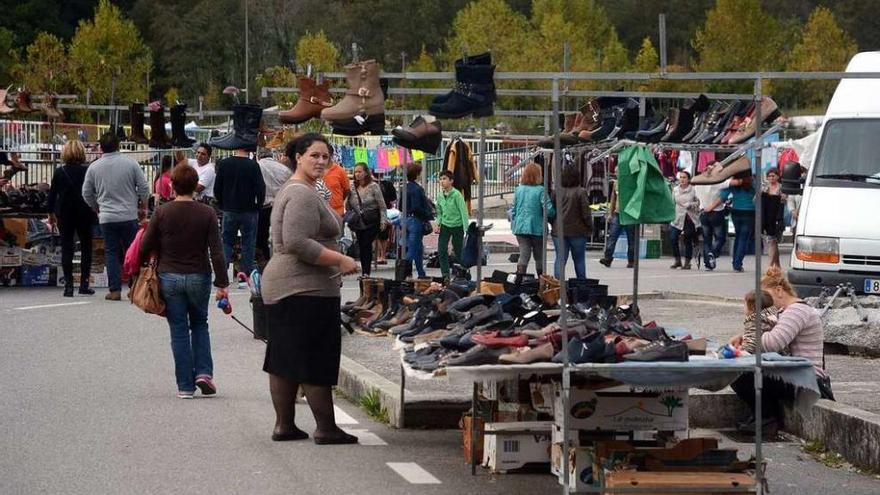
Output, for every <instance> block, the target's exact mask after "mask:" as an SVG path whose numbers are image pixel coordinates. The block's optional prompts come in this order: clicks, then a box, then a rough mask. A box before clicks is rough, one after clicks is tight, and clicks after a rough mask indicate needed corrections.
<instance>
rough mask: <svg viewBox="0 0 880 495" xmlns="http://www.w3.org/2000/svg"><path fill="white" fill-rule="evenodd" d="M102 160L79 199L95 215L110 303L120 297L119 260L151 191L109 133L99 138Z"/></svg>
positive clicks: (88, 175) (92, 168) (95, 165)
mask: <svg viewBox="0 0 880 495" xmlns="http://www.w3.org/2000/svg"><path fill="white" fill-rule="evenodd" d="M100 144H101V151H102V152H103V153H104V154H103V156H102V157H101V158H99V159H98V160H95V161H94V162H93V163H92V164H91V165H90V166H89V169H88V170H87V171H86V179H85V182H84V183H83V191H82V196H83V199H84V200H85V202H86V203H87V204H88V205H89V206H91V207H92V209H93V210H95V211H96V212H97V213H98V221H99V222H100V223H101V232H102V233H103V234H104V250H105V259H106V263H107V279H108V286H109V289H110V291H109V292H108V293H107V296H105V299H107V300H109V301H119V300H120V299H121V298H122V297H121V296H122V273H121V272H122V259H123V258H124V257H125V252H126V251H127V250H128V246H129V245H130V244H131V241H132V240H134V236H135V234H137V229H138V218H139V217H140V216H143V215H144V214H145V213H146V204H147V198H148V197H149V195H150V187H149V185H148V184H147V179H146V177H144V171H143V170H141V166H140V165H138V162H136V161H134V160H133V159H131V158H129V157H127V156H125V155H123V154H122V153H119V138H118V137H116V134H114V133H111V132H108V133H105V134H104V135H103V136H101V141H100Z"/></svg>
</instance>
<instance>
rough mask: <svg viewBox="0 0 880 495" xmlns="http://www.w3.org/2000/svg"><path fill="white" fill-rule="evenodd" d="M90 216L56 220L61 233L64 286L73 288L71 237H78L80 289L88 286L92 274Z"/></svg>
mask: <svg viewBox="0 0 880 495" xmlns="http://www.w3.org/2000/svg"><path fill="white" fill-rule="evenodd" d="M93 221H94V218H93V217H92V216H76V215H70V216H69V217H59V218H58V230H60V231H61V269H62V270H63V272H64V285H65V286H67V287H73V251H74V249H73V248H74V245H75V243H74V241H73V235H74V234H76V236H77V237H79V248H80V253H81V258H80V265H79V266H80V269H79V271H80V276H81V278H80V284H79V285H80V287H88V286H89V277H90V276H91V274H92V223H93Z"/></svg>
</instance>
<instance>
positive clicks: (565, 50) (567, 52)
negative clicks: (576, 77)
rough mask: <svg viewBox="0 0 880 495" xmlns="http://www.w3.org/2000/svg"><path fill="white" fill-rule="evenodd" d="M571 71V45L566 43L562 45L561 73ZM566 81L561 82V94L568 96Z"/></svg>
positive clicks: (563, 106) (567, 83) (563, 102)
mask: <svg viewBox="0 0 880 495" xmlns="http://www.w3.org/2000/svg"><path fill="white" fill-rule="evenodd" d="M569 69H571V43H569V42H568V41H566V42H565V43H564V44H563V45H562V72H568V71H569ZM568 85H569V82H568V79H566V80H564V81H563V82H562V94H565V95H567V94H568V88H569V86H568ZM562 110H563V111H565V100H563V101H562Z"/></svg>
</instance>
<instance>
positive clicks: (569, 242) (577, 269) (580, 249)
mask: <svg viewBox="0 0 880 495" xmlns="http://www.w3.org/2000/svg"><path fill="white" fill-rule="evenodd" d="M553 249H554V250H555V251H556V263H555V267H554V274H555V275H556V278H557V279H558V280H562V268H563V267H564V266H565V264H566V263H567V262H568V255H569V253H571V259H572V261H574V275H575V277H577V278H579V279H586V278H587V237H586V236H572V237H569V236H565V241H564V242H560V241H559V236H553Z"/></svg>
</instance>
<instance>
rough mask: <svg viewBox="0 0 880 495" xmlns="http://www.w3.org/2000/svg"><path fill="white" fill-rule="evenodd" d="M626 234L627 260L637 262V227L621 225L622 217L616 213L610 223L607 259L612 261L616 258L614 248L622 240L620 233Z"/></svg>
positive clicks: (606, 250) (606, 244) (606, 248)
mask: <svg viewBox="0 0 880 495" xmlns="http://www.w3.org/2000/svg"><path fill="white" fill-rule="evenodd" d="M621 232H623V233H624V234H626V259H627V260H628V261H629V262H630V263H632V262H633V261H634V260H635V245H634V244H633V240H634V239H635V237H636V226H635V225H627V226H626V227H624V226H622V225H620V216H618V215H617V214H616V213H615V214H614V215H612V217H611V220H609V221H608V240H607V241H605V259H606V260H610V259H612V258H613V257H614V246H616V245H617V239H620V233H621Z"/></svg>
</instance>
